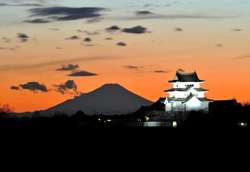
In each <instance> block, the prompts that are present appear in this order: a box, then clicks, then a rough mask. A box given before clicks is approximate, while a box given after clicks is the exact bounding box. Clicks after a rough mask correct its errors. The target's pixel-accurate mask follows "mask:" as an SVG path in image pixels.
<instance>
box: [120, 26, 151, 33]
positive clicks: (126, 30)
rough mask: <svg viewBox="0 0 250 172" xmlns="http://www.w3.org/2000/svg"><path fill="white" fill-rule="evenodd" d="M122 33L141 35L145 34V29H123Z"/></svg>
mask: <svg viewBox="0 0 250 172" xmlns="http://www.w3.org/2000/svg"><path fill="white" fill-rule="evenodd" d="M122 31H123V32H126V33H135V34H142V33H146V32H147V28H145V27H142V26H135V27H132V28H124V29H123V30H122Z"/></svg>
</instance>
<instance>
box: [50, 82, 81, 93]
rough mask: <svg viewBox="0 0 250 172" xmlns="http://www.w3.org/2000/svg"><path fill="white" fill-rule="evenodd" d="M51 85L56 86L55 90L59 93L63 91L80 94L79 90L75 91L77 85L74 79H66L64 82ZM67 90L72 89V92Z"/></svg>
mask: <svg viewBox="0 0 250 172" xmlns="http://www.w3.org/2000/svg"><path fill="white" fill-rule="evenodd" d="M53 86H54V87H56V90H55V91H57V92H60V93H61V94H65V93H70V94H77V95H78V94H80V92H78V91H77V85H76V84H75V82H74V80H68V81H67V82H65V83H64V84H60V85H53ZM69 90H73V93H72V92H70V91H69Z"/></svg>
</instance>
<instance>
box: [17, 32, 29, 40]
mask: <svg viewBox="0 0 250 172" xmlns="http://www.w3.org/2000/svg"><path fill="white" fill-rule="evenodd" d="M17 37H18V38H20V40H21V42H27V41H28V38H29V37H28V36H27V35H26V34H24V33H18V34H17Z"/></svg>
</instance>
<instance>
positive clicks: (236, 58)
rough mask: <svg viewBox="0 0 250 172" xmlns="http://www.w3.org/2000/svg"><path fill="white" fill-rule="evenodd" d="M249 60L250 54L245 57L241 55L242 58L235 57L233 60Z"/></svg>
mask: <svg viewBox="0 0 250 172" xmlns="http://www.w3.org/2000/svg"><path fill="white" fill-rule="evenodd" d="M247 58H250V54H245V55H241V56H238V57H233V58H231V59H234V60H241V59H247Z"/></svg>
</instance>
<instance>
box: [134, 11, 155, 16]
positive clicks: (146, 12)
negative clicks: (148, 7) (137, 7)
mask: <svg viewBox="0 0 250 172" xmlns="http://www.w3.org/2000/svg"><path fill="white" fill-rule="evenodd" d="M135 14H136V15H139V16H148V15H155V14H154V13H151V12H150V11H136V12H135Z"/></svg>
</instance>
